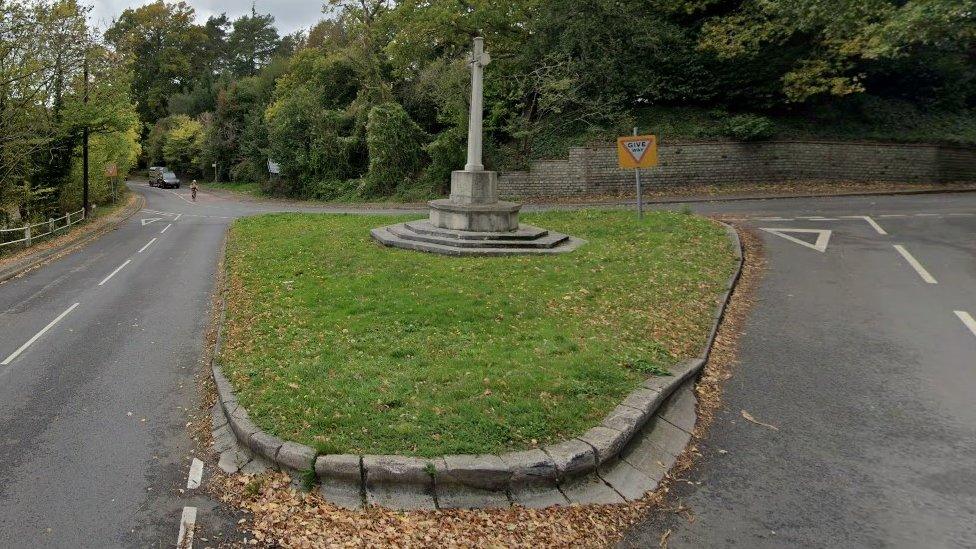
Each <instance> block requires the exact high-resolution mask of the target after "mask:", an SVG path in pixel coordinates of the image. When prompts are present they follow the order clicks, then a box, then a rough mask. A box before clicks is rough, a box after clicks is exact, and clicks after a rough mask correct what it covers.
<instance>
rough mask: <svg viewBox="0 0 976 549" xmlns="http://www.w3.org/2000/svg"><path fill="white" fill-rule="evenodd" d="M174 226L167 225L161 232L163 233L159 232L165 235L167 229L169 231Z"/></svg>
mask: <svg viewBox="0 0 976 549" xmlns="http://www.w3.org/2000/svg"><path fill="white" fill-rule="evenodd" d="M172 226H173V224H172V223H170V224H169V225H166V226H165V227H163V230H161V231H159V234H163V233H165V232H166V230H167V229H169V228H170V227H172Z"/></svg>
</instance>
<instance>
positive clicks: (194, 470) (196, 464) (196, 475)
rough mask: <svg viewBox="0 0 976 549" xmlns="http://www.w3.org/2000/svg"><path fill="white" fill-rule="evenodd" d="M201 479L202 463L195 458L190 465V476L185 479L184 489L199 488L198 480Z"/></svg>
mask: <svg viewBox="0 0 976 549" xmlns="http://www.w3.org/2000/svg"><path fill="white" fill-rule="evenodd" d="M202 478H203V462H202V461H200V460H199V459H197V458H193V462H192V463H190V476H189V477H188V478H187V479H186V487H187V488H188V489H190V490H194V489H196V488H199V487H200V480H201V479H202Z"/></svg>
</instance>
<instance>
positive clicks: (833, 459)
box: [622, 194, 976, 548]
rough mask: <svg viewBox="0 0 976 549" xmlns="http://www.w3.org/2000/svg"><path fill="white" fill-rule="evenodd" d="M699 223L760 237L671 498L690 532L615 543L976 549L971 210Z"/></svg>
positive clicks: (837, 203) (903, 202)
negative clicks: (702, 424)
mask: <svg viewBox="0 0 976 549" xmlns="http://www.w3.org/2000/svg"><path fill="white" fill-rule="evenodd" d="M705 208H707V209H709V210H710V211H719V212H722V213H727V214H733V215H741V216H742V217H743V222H744V223H745V224H746V225H749V226H752V227H756V228H758V229H760V233H761V234H762V235H763V238H764V242H765V247H766V252H767V258H768V269H767V273H766V275H765V278H764V280H763V282H762V284H761V287H760V289H759V292H758V296H757V303H756V305H755V307H754V309H753V310H752V313H751V315H750V317H749V318H748V319H747V321H746V326H745V334H744V335H743V336H742V339H741V342H740V355H739V359H740V364H738V365H737V366H736V367H735V368H734V377H733V378H732V379H731V380H730V381H729V382H728V383H727V384H726V387H725V399H724V405H723V408H722V410H721V412H720V413H719V414H718V415H717V418H716V421H715V424H714V425H713V426H712V428H711V432H710V435H709V437H708V438H707V439H706V440H705V441H704V443H703V444H701V449H702V451H703V454H704V455H703V458H702V459H700V460H699V461H698V462H697V463H696V465H695V466H694V468H693V469H692V471H691V472H690V473H689V474H688V475H687V477H686V479H685V481H682V482H678V483H676V489H675V492H676V494H675V497H674V501H675V502H677V503H681V504H684V505H685V506H687V507H688V508H689V509H690V512H691V514H692V515H693V516H694V521H693V522H689V521H688V520H686V519H685V518H681V517H679V516H676V515H675V514H673V513H654V514H652V515H651V516H650V517H648V518H647V520H646V521H645V522H643V523H642V524H640V525H638V526H637V527H636V528H634V529H633V530H632V531H631V532H630V533H629V535H628V536H627V538H626V540H625V541H624V542H623V543H622V546H624V547H630V546H641V547H657V546H658V545H659V543H660V540H661V538H662V536H665V534H666V533H668V532H669V531H670V534H669V536H668V546H669V547H672V548H675V547H744V548H745V547H748V548H762V547H906V548H907V547H929V548H935V547H939V548H941V547H951V548H956V547H958V548H964V547H966V548H972V547H976V323H974V321H973V317H976V195H973V194H947V195H924V196H903V197H862V198H843V199H819V200H809V199H804V200H784V201H775V202H766V203H763V204H757V203H730V204H716V205H707V206H705ZM864 216H867V217H864ZM818 218H819V219H818ZM796 229H799V231H794V230H796ZM810 231H814V232H810ZM824 231H830V233H829V235H828V236H824V235H825V234H828V233H826V232H824ZM784 235H785V236H786V237H791V238H792V240H791V239H790V238H785V237H784ZM825 238H829V240H827V241H826V242H825V241H824V239H825ZM797 240H799V241H800V242H802V243H803V244H801V243H799V242H797ZM818 240H820V243H821V244H826V247H825V248H824V247H823V246H820V247H818V246H816V245H817V241H818ZM820 248H822V251H821V250H820ZM743 410H745V411H747V412H748V413H749V414H751V415H752V416H753V417H754V418H756V419H757V420H759V421H761V422H763V423H769V424H771V425H773V426H775V427H777V428H778V430H773V429H769V428H766V427H763V426H759V425H756V424H754V423H751V422H749V421H745V420H744V419H743V417H742V411H743Z"/></svg>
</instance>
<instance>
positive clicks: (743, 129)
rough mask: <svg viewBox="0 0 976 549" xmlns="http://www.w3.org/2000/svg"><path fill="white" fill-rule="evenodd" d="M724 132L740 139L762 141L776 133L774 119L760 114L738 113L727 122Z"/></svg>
mask: <svg viewBox="0 0 976 549" xmlns="http://www.w3.org/2000/svg"><path fill="white" fill-rule="evenodd" d="M723 130H724V132H723V133H724V134H725V135H726V136H727V137H731V138H732V139H737V140H739V141H762V140H764V139H769V138H770V137H772V136H773V135H774V134H775V133H776V126H775V125H774V124H773V121H772V120H770V119H769V118H766V117H765V116H762V115H759V114H737V115H735V116H732V117H730V118H729V119H728V120H727V121H726V122H725V127H724V128H723Z"/></svg>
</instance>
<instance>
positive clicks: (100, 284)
mask: <svg viewBox="0 0 976 549" xmlns="http://www.w3.org/2000/svg"><path fill="white" fill-rule="evenodd" d="M129 263H132V260H131V259H126V260H125V263H123V264H121V265H119V268H118V269H115V270H114V271H112V274H110V275H108V276H106V277H105V280H102V281H101V282H99V283H98V285H99V286H104V285H105V283H106V282H108V281H109V280H112V277H113V276H115V275H117V274H119V271H121V270H122V269H124V268H125V266H126V265H128V264H129Z"/></svg>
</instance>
